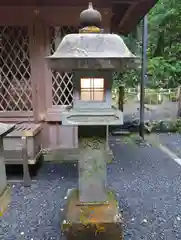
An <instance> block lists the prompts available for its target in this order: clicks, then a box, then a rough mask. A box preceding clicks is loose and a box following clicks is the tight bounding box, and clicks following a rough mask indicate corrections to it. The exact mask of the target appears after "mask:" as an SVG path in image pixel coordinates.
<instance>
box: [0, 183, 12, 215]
mask: <svg viewBox="0 0 181 240" xmlns="http://www.w3.org/2000/svg"><path fill="white" fill-rule="evenodd" d="M10 201H11V189H10V187H9V186H7V187H6V188H5V190H4V191H3V193H2V194H1V195H0V217H1V216H3V215H4V213H5V212H6V210H7V208H8V205H9V203H10Z"/></svg>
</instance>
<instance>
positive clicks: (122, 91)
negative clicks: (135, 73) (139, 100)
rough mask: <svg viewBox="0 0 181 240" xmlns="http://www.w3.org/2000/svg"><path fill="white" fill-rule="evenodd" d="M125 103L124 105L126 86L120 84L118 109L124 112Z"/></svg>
mask: <svg viewBox="0 0 181 240" xmlns="http://www.w3.org/2000/svg"><path fill="white" fill-rule="evenodd" d="M123 105H124V86H123V85H121V86H119V90H118V109H119V110H121V111H122V112H123Z"/></svg>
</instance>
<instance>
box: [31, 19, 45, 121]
mask: <svg viewBox="0 0 181 240" xmlns="http://www.w3.org/2000/svg"><path fill="white" fill-rule="evenodd" d="M30 54H31V56H30V57H31V80H32V91H33V111H34V120H35V122H38V121H42V120H44V118H45V112H46V95H45V92H46V91H45V86H46V62H45V56H46V51H45V27H44V26H43V24H41V22H38V21H36V22H34V23H33V24H32V26H31V27H30Z"/></svg>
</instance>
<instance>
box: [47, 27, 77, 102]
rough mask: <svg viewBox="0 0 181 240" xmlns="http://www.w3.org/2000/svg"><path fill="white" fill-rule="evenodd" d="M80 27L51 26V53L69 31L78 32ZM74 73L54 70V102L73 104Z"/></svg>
mask: <svg viewBox="0 0 181 240" xmlns="http://www.w3.org/2000/svg"><path fill="white" fill-rule="evenodd" d="M77 32H78V27H51V28H50V38H51V54H53V53H54V52H55V50H56V49H57V47H58V45H59V44H60V41H61V40H62V38H63V37H64V36H65V35H67V34H69V33H77ZM72 77H73V74H72V73H71V72H70V73H69V72H63V73H61V74H60V73H58V72H55V71H52V104H53V105H71V104H72V101H73V83H72Z"/></svg>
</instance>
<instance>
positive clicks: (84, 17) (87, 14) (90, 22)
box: [80, 2, 102, 32]
mask: <svg viewBox="0 0 181 240" xmlns="http://www.w3.org/2000/svg"><path fill="white" fill-rule="evenodd" d="M101 20H102V17H101V14H100V12H99V11H97V10H96V9H94V8H93V5H92V2H89V5H88V8H87V9H86V10H83V11H82V12H81V14H80V24H81V27H83V28H90V27H95V28H99V27H100V25H101ZM84 30H85V29H84ZM81 32H82V31H81ZM96 32H97V31H96Z"/></svg>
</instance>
